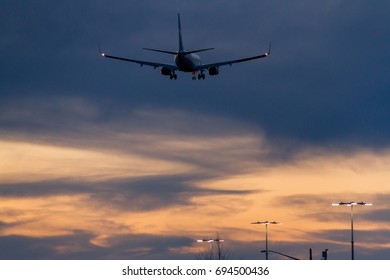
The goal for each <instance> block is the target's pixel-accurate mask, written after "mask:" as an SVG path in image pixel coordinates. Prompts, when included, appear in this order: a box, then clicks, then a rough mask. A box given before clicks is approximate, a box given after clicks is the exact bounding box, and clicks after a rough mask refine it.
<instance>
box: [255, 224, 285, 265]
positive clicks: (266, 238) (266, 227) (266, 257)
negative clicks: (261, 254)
mask: <svg viewBox="0 0 390 280" xmlns="http://www.w3.org/2000/svg"><path fill="white" fill-rule="evenodd" d="M251 224H252V225H265V259H266V260H268V252H269V250H268V225H270V224H272V225H280V224H281V223H279V222H275V221H274V222H269V221H264V222H253V223H251Z"/></svg>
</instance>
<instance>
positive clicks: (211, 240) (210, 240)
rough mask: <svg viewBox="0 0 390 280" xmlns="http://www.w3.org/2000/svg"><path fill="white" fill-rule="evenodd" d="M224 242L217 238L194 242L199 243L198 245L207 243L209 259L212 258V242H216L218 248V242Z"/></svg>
mask: <svg viewBox="0 0 390 280" xmlns="http://www.w3.org/2000/svg"><path fill="white" fill-rule="evenodd" d="M224 241H225V240H223V239H219V238H207V239H198V240H196V242H199V243H203V242H207V243H209V251H210V252H209V253H210V256H209V257H210V259H212V257H213V247H212V246H213V245H212V244H213V243H214V242H217V243H218V248H219V243H220V242H224Z"/></svg>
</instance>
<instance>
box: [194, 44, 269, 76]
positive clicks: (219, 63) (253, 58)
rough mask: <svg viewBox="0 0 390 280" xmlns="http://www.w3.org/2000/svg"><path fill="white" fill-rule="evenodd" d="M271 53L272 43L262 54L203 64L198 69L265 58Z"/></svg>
mask: <svg viewBox="0 0 390 280" xmlns="http://www.w3.org/2000/svg"><path fill="white" fill-rule="evenodd" d="M270 54H271V44H270V46H269V50H268V52H265V53H263V54H261V55H256V56H251V57H246V58H241V59H235V60H227V61H221V62H216V63H209V64H202V65H199V66H198V67H197V69H196V70H204V69H209V68H210V67H216V68H218V67H220V66H224V65H230V66H232V64H235V63H240V62H245V61H249V60H255V59H259V58H264V57H267V56H269V55H270Z"/></svg>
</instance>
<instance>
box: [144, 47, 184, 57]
mask: <svg viewBox="0 0 390 280" xmlns="http://www.w3.org/2000/svg"><path fill="white" fill-rule="evenodd" d="M143 49H144V50H147V51H153V52H160V53H168V54H173V55H176V54H177V52H171V51H164V50H156V49H149V48H143Z"/></svg>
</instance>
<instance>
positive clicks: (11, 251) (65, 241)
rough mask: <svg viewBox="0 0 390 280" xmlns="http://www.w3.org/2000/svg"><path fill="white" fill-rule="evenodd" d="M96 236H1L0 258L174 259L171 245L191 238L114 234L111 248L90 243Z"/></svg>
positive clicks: (79, 233)
mask: <svg viewBox="0 0 390 280" xmlns="http://www.w3.org/2000/svg"><path fill="white" fill-rule="evenodd" d="M94 237H95V236H94V235H93V234H91V233H88V232H82V231H76V232H74V233H73V234H70V235H66V236H55V237H44V238H40V237H24V236H17V235H12V236H1V237H0V246H1V248H2V250H1V251H0V259H2V260H9V259H11V260H19V259H22V260H29V259H44V260H50V259H64V260H66V259H71V260H83V259H95V260H96V259H162V256H164V259H175V257H176V258H178V257H179V255H180V254H179V255H175V253H172V252H171V249H172V248H180V247H182V246H190V245H192V244H193V243H194V240H191V239H189V238H185V237H175V236H171V237H161V236H154V235H145V234H143V235H137V234H134V235H131V234H129V235H123V236H117V237H115V240H110V242H113V244H112V246H111V247H110V248H105V247H101V246H96V245H94V244H93V243H92V239H93V238H94ZM180 257H181V258H184V259H195V257H194V256H193V255H191V254H183V255H180Z"/></svg>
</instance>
